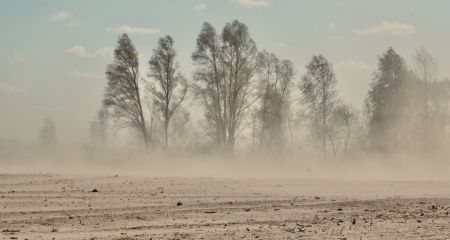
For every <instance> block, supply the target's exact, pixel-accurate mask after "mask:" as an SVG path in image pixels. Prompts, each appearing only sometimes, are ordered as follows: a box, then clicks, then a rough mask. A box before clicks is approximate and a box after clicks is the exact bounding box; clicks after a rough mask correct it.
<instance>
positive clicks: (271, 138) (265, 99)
mask: <svg viewBox="0 0 450 240" xmlns="http://www.w3.org/2000/svg"><path fill="white" fill-rule="evenodd" d="M258 64H259V66H260V71H259V74H258V76H259V78H260V82H259V88H258V95H259V99H260V106H259V107H258V109H257V116H258V119H259V122H260V131H259V146H260V149H271V148H272V149H273V148H278V149H279V150H282V149H283V147H284V145H285V136H284V134H285V128H286V127H287V121H288V114H289V106H290V92H291V89H290V87H291V86H292V84H291V83H292V80H293V77H294V75H295V71H294V65H293V64H292V62H291V61H289V60H279V59H278V58H277V57H276V56H275V54H269V53H268V52H266V51H263V52H261V53H260V54H259V55H258Z"/></svg>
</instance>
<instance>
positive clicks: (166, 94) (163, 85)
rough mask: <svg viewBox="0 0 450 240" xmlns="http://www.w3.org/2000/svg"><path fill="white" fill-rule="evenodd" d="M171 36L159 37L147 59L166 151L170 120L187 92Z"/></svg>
mask: <svg viewBox="0 0 450 240" xmlns="http://www.w3.org/2000/svg"><path fill="white" fill-rule="evenodd" d="M173 45H174V41H173V39H172V37H170V36H165V37H163V38H160V39H159V42H158V47H157V48H156V49H154V50H153V56H152V57H151V59H150V61H149V65H150V74H149V76H150V77H152V78H153V79H155V80H156V82H157V84H154V85H150V86H149V91H150V92H151V93H152V94H153V97H154V105H155V107H156V109H157V110H158V111H159V112H160V114H161V115H162V120H163V127H164V136H163V137H164V140H163V149H164V150H165V151H167V148H168V144H169V136H168V133H169V132H168V129H169V124H170V120H171V118H172V116H173V114H174V113H175V111H176V110H177V109H178V107H179V106H180V104H181V103H182V102H183V101H184V99H185V97H186V92H187V83H186V80H185V78H184V77H183V76H182V75H181V73H179V72H178V71H177V70H178V62H177V61H176V52H175V49H174V46H173Z"/></svg>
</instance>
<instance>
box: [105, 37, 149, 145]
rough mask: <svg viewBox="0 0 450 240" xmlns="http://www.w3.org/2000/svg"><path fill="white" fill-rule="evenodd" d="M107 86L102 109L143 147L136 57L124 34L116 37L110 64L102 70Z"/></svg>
mask: <svg viewBox="0 0 450 240" xmlns="http://www.w3.org/2000/svg"><path fill="white" fill-rule="evenodd" d="M106 76H107V78H108V83H107V86H106V89H105V96H104V100H103V105H104V107H105V108H106V109H108V110H110V111H109V112H110V117H112V118H113V119H114V120H115V122H116V123H117V125H118V126H119V127H123V128H129V129H132V130H134V131H136V132H138V133H139V134H140V135H141V136H142V138H143V140H144V144H145V146H146V147H148V145H149V138H148V133H147V128H146V123H145V118H144V111H143V108H142V103H141V101H142V100H141V92H140V91H141V88H140V80H139V60H138V53H137V51H136V49H135V47H134V45H133V43H132V42H131V40H130V38H129V37H128V35H127V34H122V35H121V36H120V37H119V41H118V46H117V47H116V49H115V50H114V63H112V64H109V65H108V66H107V70H106Z"/></svg>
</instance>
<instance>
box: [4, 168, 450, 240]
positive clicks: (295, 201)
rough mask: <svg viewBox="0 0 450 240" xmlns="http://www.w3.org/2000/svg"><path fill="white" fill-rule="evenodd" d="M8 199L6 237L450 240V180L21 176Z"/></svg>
mask: <svg viewBox="0 0 450 240" xmlns="http://www.w3.org/2000/svg"><path fill="white" fill-rule="evenodd" d="M94 189H96V190H94ZM0 195H1V198H0V231H1V232H0V239H30V240H31V239H33V240H34V239H450V215H449V212H450V183H449V182H376V181H359V182H356V181H343V180H339V181H334V180H298V179H297V180H294V179H285V180H261V179H245V180H244V179H240V180H236V179H215V178H144V177H127V176H117V175H116V176H103V177H92V176H89V177H86V176H59V175H52V174H35V175H17V174H14V175H0Z"/></svg>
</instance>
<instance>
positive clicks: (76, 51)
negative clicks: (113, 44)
mask: <svg viewBox="0 0 450 240" xmlns="http://www.w3.org/2000/svg"><path fill="white" fill-rule="evenodd" d="M112 52H113V48H107V47H104V48H100V49H98V50H97V51H94V52H89V51H88V50H86V48H85V47H83V46H80V45H75V46H73V47H71V48H69V49H67V50H66V53H68V54H71V55H74V56H77V57H87V58H94V57H98V56H101V57H105V56H109V55H111V54H112Z"/></svg>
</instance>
